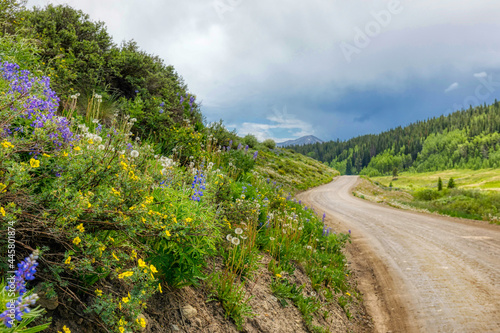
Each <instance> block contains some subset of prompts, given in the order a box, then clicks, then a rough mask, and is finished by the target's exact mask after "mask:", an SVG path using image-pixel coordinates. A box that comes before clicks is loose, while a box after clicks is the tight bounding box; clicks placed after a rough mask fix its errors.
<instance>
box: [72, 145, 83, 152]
mask: <svg viewBox="0 0 500 333" xmlns="http://www.w3.org/2000/svg"><path fill="white" fill-rule="evenodd" d="M73 149H74V150H76V151H80V150H82V149H81V148H80V147H78V146H76V147H74V148H73Z"/></svg>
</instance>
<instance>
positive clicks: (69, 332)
mask: <svg viewBox="0 0 500 333" xmlns="http://www.w3.org/2000/svg"><path fill="white" fill-rule="evenodd" d="M62 330H63V333H71V330H70V329H69V328H68V327H67V326H66V325H64V326H63V328H62ZM57 333H61V331H57Z"/></svg>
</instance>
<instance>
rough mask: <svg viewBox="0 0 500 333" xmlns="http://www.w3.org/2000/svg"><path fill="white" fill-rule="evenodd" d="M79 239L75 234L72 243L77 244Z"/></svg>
mask: <svg viewBox="0 0 500 333" xmlns="http://www.w3.org/2000/svg"><path fill="white" fill-rule="evenodd" d="M81 241H82V240H81V239H80V237H78V236H76V237H75V239H73V244H75V245H78V244H80V242H81Z"/></svg>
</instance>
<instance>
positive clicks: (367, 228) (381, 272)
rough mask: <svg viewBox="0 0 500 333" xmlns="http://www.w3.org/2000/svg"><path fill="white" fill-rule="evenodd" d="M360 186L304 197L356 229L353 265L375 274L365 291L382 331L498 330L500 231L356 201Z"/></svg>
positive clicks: (323, 189)
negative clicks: (355, 188) (354, 189)
mask: <svg viewBox="0 0 500 333" xmlns="http://www.w3.org/2000/svg"><path fill="white" fill-rule="evenodd" d="M357 180H358V177H355V176H343V177H339V178H337V179H336V180H335V181H334V182H332V183H330V184H327V185H323V186H320V187H318V188H315V189H312V190H309V191H307V192H304V193H301V194H300V195H299V198H300V199H302V200H303V201H306V202H307V203H308V205H311V206H313V207H315V208H316V211H317V212H319V213H322V212H323V211H324V212H326V213H327V215H330V217H331V219H330V220H329V223H331V224H334V223H339V224H340V227H341V229H343V231H347V229H351V230H352V243H353V244H352V246H353V248H354V249H355V251H354V252H355V254H354V256H355V257H354V258H353V261H354V263H353V264H355V265H356V262H360V263H361V266H363V265H366V266H369V268H370V270H371V271H373V275H374V278H373V277H371V276H367V277H363V276H361V278H360V286H359V289H360V290H361V291H362V292H363V294H364V298H365V302H366V305H367V308H368V311H369V312H370V313H371V314H372V316H373V317H374V321H375V327H376V330H377V331H379V332H384V333H385V332H387V331H392V332H467V333H468V332H478V333H479V332H481V333H482V332H500V226H494V225H488V224H486V223H484V222H481V221H479V222H473V221H465V220H464V221H462V220H458V219H451V218H446V217H440V216H436V215H430V214H421V213H413V212H409V211H404V210H398V209H392V208H390V207H386V206H382V205H377V204H374V203H371V202H368V201H365V200H362V199H359V198H356V197H353V196H352V194H351V188H352V187H353V186H354V185H355V184H356V182H357ZM332 217H333V218H332ZM327 221H328V220H327ZM358 267H359V265H358ZM353 270H356V269H355V268H354V269H353ZM361 270H363V269H361ZM365 271H366V267H365ZM365 273H366V272H365ZM365 275H366V274H365ZM369 275H372V274H369ZM370 278H372V280H373V281H371V282H370ZM374 284H375V285H374Z"/></svg>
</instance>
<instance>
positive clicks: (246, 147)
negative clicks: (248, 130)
mask: <svg viewBox="0 0 500 333" xmlns="http://www.w3.org/2000/svg"><path fill="white" fill-rule="evenodd" d="M246 153H248V145H246V146H245V154H246Z"/></svg>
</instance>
